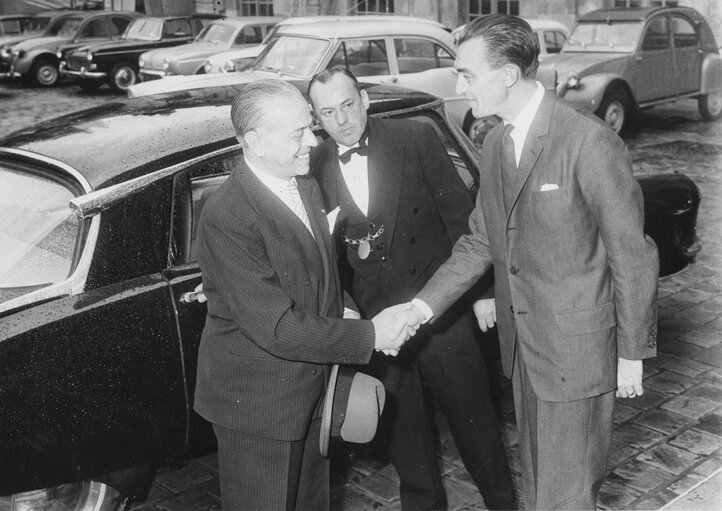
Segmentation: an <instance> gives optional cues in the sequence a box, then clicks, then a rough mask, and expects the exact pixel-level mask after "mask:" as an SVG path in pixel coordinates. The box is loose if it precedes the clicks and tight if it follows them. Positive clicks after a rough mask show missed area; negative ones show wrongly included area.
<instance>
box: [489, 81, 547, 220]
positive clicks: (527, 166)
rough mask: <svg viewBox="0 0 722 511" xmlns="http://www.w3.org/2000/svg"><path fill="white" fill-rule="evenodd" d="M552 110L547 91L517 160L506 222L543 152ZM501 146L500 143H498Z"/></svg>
mask: <svg viewBox="0 0 722 511" xmlns="http://www.w3.org/2000/svg"><path fill="white" fill-rule="evenodd" d="M553 110H554V96H553V95H552V94H551V93H549V92H548V91H547V92H545V93H544V97H543V98H542V102H541V104H540V105H539V109H538V110H537V113H536V115H535V116H534V120H533V121H532V123H531V127H530V128H529V132H528V133H527V135H526V142H525V143H524V148H523V150H522V153H521V158H520V159H519V168H518V169H517V176H516V180H515V181H514V189H513V197H514V198H513V200H512V203H511V207H510V208H509V213H508V214H507V217H506V221H507V223H508V222H509V218H510V217H511V213H512V212H513V211H514V206H515V205H516V201H517V200H518V199H519V194H520V193H521V190H522V189H523V188H524V184H525V183H526V182H527V180H528V179H529V175H530V174H531V172H532V171H533V170H534V168H535V167H536V163H537V161H539V156H540V155H541V153H542V151H543V150H544V140H543V139H544V137H545V136H546V135H547V134H548V133H549V125H550V123H551V116H552V111H553ZM500 144H501V142H500Z"/></svg>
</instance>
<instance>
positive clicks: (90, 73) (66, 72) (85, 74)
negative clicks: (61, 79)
mask: <svg viewBox="0 0 722 511" xmlns="http://www.w3.org/2000/svg"><path fill="white" fill-rule="evenodd" d="M60 74H61V75H63V76H77V77H78V78H107V77H108V73H99V72H94V71H83V70H80V71H74V70H69V69H61V70H60Z"/></svg>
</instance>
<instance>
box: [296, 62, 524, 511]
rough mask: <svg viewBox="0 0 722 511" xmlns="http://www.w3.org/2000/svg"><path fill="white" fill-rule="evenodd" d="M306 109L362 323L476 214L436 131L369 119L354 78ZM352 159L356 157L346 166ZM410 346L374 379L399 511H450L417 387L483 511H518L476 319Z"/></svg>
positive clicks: (449, 322) (385, 360) (321, 82)
mask: <svg viewBox="0 0 722 511" xmlns="http://www.w3.org/2000/svg"><path fill="white" fill-rule="evenodd" d="M309 97H310V99H311V103H312V105H313V108H314V112H315V115H316V118H317V119H318V121H319V123H320V124H321V126H322V127H323V128H324V129H325V130H326V132H327V133H328V134H329V135H330V138H329V139H327V140H326V141H325V142H324V143H323V144H321V145H320V146H319V147H318V148H317V149H315V150H314V151H313V152H312V154H311V168H312V171H313V173H314V174H315V175H316V177H317V179H318V180H319V184H320V185H321V190H322V192H323V195H324V200H325V203H326V208H327V209H328V210H331V209H333V208H335V207H337V206H340V213H339V215H338V218H337V222H336V224H337V228H336V231H335V232H337V235H338V241H340V244H341V245H343V246H344V248H343V249H342V251H341V253H340V257H341V259H342V260H343V259H345V262H347V263H348V265H349V266H350V268H348V269H349V270H350V272H351V273H352V275H351V277H352V278H351V281H352V282H351V285H350V291H351V295H352V297H353V299H354V300H355V301H356V303H357V304H358V306H359V309H360V311H361V314H362V316H363V317H372V316H373V315H374V314H377V313H378V312H379V311H381V310H382V309H384V308H385V307H388V306H389V305H391V304H394V303H398V302H399V301H408V300H409V299H411V298H412V297H413V296H414V294H415V293H416V292H417V291H418V290H420V289H421V287H423V285H424V283H425V282H426V281H427V280H428V278H429V277H430V276H431V275H432V274H433V272H434V270H436V268H437V267H438V266H439V265H440V264H441V262H442V261H444V260H445V259H446V258H447V257H448V256H449V254H450V253H451V247H452V245H453V244H454V242H455V241H456V239H457V238H458V237H459V236H461V235H462V234H464V233H466V232H468V227H467V219H468V216H469V214H470V213H471V210H472V208H473V202H472V200H471V197H470V196H469V193H468V191H467V189H466V187H465V186H464V184H463V182H462V181H461V179H460V178H459V176H458V174H457V172H456V169H455V167H454V165H453V163H452V162H451V160H450V159H449V157H448V155H447V153H446V151H445V149H444V147H443V145H442V143H441V141H440V140H439V137H438V136H437V135H436V133H435V132H434V130H433V128H432V127H431V126H430V125H428V124H423V123H420V122H416V121H411V120H378V119H374V118H368V117H367V114H366V109H367V108H368V105H369V100H368V96H367V95H366V92H365V91H363V90H360V88H359V85H358V82H357V81H356V78H355V77H354V76H353V75H352V74H351V73H349V72H348V71H346V70H339V69H330V70H326V71H323V72H321V73H319V74H318V75H316V76H315V77H314V78H313V80H312V81H311V83H310V85H309ZM359 146H361V148H360V149H361V150H360V152H359ZM348 151H351V152H352V153H353V154H352V155H350V156H349V157H346V156H344V155H343V153H346V152H348ZM339 153H341V158H340V159H339ZM413 344H414V346H410V347H408V348H404V350H403V351H402V352H401V353H403V356H402V355H399V357H398V358H390V357H387V356H384V355H381V354H376V355H374V356H373V357H372V360H371V363H370V365H369V368H368V369H369V371H370V372H371V373H372V374H373V375H374V376H376V377H377V378H380V379H381V380H382V381H383V382H384V385H385V387H386V390H387V396H389V398H388V399H387V402H386V411H385V412H384V419H385V420H386V423H387V426H388V427H387V429H386V430H382V431H385V432H386V433H387V434H388V438H386V439H385V440H386V446H387V448H388V453H389V456H390V458H391V461H392V462H393V464H394V466H395V467H396V470H397V472H398V473H399V479H400V486H401V488H400V490H401V504H402V508H403V509H404V510H408V509H443V508H445V507H446V498H445V495H444V489H443V486H442V484H441V475H440V472H439V467H438V463H437V460H436V453H435V441H434V436H433V430H432V425H431V423H430V421H429V414H428V413H427V410H426V407H425V404H424V396H423V389H422V381H424V382H425V383H427V384H428V385H429V387H430V388H431V391H432V393H433V395H434V397H435V399H436V401H437V402H438V405H439V407H440V409H441V410H442V411H443V413H444V415H445V417H446V419H447V422H448V424H449V426H450V429H451V432H452V434H453V436H454V440H455V442H456V445H457V447H458V449H459V453H460V454H461V457H462V460H463V462H464V465H465V466H466V469H467V470H468V472H469V474H470V475H471V477H472V479H473V480H474V482H475V483H476V485H477V486H478V488H479V490H480V492H481V494H482V496H483V497H484V501H485V503H486V505H487V507H489V508H490V509H513V508H515V506H516V504H515V497H514V488H513V484H512V480H511V475H510V472H509V467H508V463H507V459H506V454H505V451H504V445H503V443H502V441H501V438H500V435H499V430H498V426H497V423H496V418H495V415H494V408H493V406H492V402H491V399H490V396H489V381H488V376H487V373H486V368H485V365H484V361H483V359H482V355H481V351H480V349H479V346H478V344H477V343H476V339H475V338H474V335H473V332H472V318H471V316H470V314H469V313H468V312H467V311H466V310H465V308H464V307H463V305H460V306H459V307H458V308H457V310H453V311H449V312H448V313H447V314H446V315H445V316H444V318H443V320H442V321H439V322H438V323H437V324H435V325H433V326H431V327H430V328H427V329H426V331H425V332H423V333H421V334H417V337H416V338H415V339H414V343H413ZM364 370H366V369H364ZM379 436H381V433H380V434H379ZM381 438H382V439H383V437H381Z"/></svg>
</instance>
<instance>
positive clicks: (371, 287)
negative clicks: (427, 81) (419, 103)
mask: <svg viewBox="0 0 722 511" xmlns="http://www.w3.org/2000/svg"><path fill="white" fill-rule="evenodd" d="M368 127H369V138H368V174H369V212H368V216H367V217H364V216H363V214H362V213H361V212H360V211H359V210H358V208H357V207H356V206H355V203H354V202H353V200H352V199H351V196H350V195H349V192H348V189H347V188H346V184H345V181H344V179H343V175H342V174H341V170H340V167H339V162H338V146H337V144H336V142H335V141H334V140H333V139H331V138H328V139H327V140H326V141H325V142H324V143H323V144H321V145H319V146H318V147H317V148H315V149H314V151H313V152H312V154H311V169H312V171H313V173H314V175H315V176H316V178H317V179H318V181H319V184H320V185H321V190H322V192H323V196H324V202H325V204H326V209H327V210H329V211H330V210H332V209H333V208H335V207H336V206H340V207H341V211H340V213H339V216H338V218H337V221H336V230H335V231H334V234H335V235H336V237H337V239H341V237H343V236H347V237H348V238H350V239H360V237H362V236H364V235H367V234H369V233H370V234H375V233H376V232H377V231H378V229H379V228H381V227H383V233H382V234H381V235H380V236H379V237H378V238H376V239H375V240H373V241H371V248H372V250H371V253H370V255H369V256H368V258H367V259H365V260H363V259H361V258H360V257H359V256H358V245H350V244H348V243H343V242H341V243H342V244H344V245H345V248H344V249H343V250H339V252H340V253H341V256H343V255H344V252H345V255H346V259H347V261H348V263H349V265H350V266H351V268H352V270H353V281H352V285H351V287H352V291H351V294H352V296H353V298H354V300H355V301H356V304H357V305H358V306H359V308H360V309H361V311H362V313H363V314H364V317H371V316H373V315H375V314H376V313H378V312H379V311H380V310H382V309H383V308H385V307H387V306H390V305H394V304H397V303H401V302H405V301H408V300H410V299H411V298H413V297H414V296H415V295H416V292H417V291H418V290H420V289H421V288H422V287H423V286H424V284H425V283H426V281H427V280H428V279H429V277H430V276H431V275H433V274H434V272H435V271H436V269H437V268H438V267H439V266H440V265H441V263H443V262H444V260H446V258H447V257H449V254H450V253H451V248H452V247H453V244H454V242H455V241H456V240H457V238H459V236H461V235H462V234H465V233H467V232H468V229H469V228H468V223H467V220H468V217H469V214H470V213H471V211H472V209H473V201H472V199H471V197H470V195H469V192H468V191H467V189H466V187H465V186H464V183H463V182H462V180H461V178H460V177H459V175H458V173H457V172H456V168H455V167H454V164H453V163H452V162H451V160H450V159H449V157H448V155H447V153H446V150H445V149H444V146H443V145H442V143H441V141H440V140H439V137H438V136H437V135H436V133H435V132H434V130H433V128H432V127H431V126H430V125H428V124H424V123H421V122H417V121H412V120H398V119H393V120H390V119H387V120H379V119H375V118H371V117H370V118H369V119H368Z"/></svg>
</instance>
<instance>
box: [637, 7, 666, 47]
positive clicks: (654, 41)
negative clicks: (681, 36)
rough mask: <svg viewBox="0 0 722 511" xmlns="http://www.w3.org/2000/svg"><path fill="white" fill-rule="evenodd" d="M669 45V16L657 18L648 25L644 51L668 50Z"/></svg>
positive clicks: (643, 42)
mask: <svg viewBox="0 0 722 511" xmlns="http://www.w3.org/2000/svg"><path fill="white" fill-rule="evenodd" d="M669 45H670V43H669V20H668V18H667V16H657V17H656V18H654V19H653V20H651V21H650V22H649V25H647V31H646V32H645V33H644V38H643V39H642V50H644V51H655V50H666V49H667V48H669Z"/></svg>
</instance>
